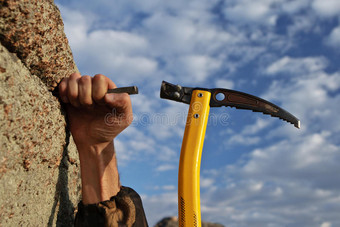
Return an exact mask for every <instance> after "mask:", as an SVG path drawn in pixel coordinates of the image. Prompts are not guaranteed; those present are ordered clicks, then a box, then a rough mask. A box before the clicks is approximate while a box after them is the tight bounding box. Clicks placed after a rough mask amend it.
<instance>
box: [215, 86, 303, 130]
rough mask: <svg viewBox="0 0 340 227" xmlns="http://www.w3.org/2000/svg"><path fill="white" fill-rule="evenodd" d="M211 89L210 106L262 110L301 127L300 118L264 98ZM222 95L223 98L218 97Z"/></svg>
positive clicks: (227, 90)
mask: <svg viewBox="0 0 340 227" xmlns="http://www.w3.org/2000/svg"><path fill="white" fill-rule="evenodd" d="M209 90H210V92H211V100H210V107H220V106H230V107H235V108H238V109H247V110H252V111H254V112H262V113H264V114H269V115H271V116H272V117H278V118H280V119H282V120H284V121H287V122H289V123H291V124H293V125H294V126H295V127H296V128H300V120H299V119H298V118H296V117H295V116H294V115H292V114H291V113H289V112H288V111H286V110H284V109H282V108H280V107H278V106H277V105H275V104H273V103H271V102H268V101H266V100H264V99H261V98H259V97H256V96H253V95H250V94H247V93H243V92H240V91H234V90H229V89H222V88H217V89H209ZM221 94H223V95H221ZM220 96H221V97H222V98H218V97H220Z"/></svg>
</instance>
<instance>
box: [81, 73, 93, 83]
mask: <svg viewBox="0 0 340 227" xmlns="http://www.w3.org/2000/svg"><path fill="white" fill-rule="evenodd" d="M79 83H81V84H89V83H91V77H90V76H88V75H85V76H82V77H81V78H80V79H79Z"/></svg>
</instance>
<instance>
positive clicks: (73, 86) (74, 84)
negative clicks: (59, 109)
mask: <svg viewBox="0 0 340 227" xmlns="http://www.w3.org/2000/svg"><path fill="white" fill-rule="evenodd" d="M80 78H81V75H80V74H79V73H73V74H72V75H71V76H70V77H69V79H68V86H67V97H68V100H69V101H70V103H71V104H72V105H73V106H75V107H79V106H80V103H79V100H78V95H79V92H78V80H79V79H80Z"/></svg>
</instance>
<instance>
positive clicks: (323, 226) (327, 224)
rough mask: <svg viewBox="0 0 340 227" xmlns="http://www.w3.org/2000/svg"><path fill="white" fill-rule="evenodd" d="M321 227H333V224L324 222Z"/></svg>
mask: <svg viewBox="0 0 340 227" xmlns="http://www.w3.org/2000/svg"><path fill="white" fill-rule="evenodd" d="M320 227H332V223H331V222H323V223H322V224H321V225H320Z"/></svg>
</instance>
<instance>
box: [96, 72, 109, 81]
mask: <svg viewBox="0 0 340 227" xmlns="http://www.w3.org/2000/svg"><path fill="white" fill-rule="evenodd" d="M106 78H107V77H106V76H104V75H103V74H96V75H95V76H94V77H93V80H94V81H95V82H103V81H106Z"/></svg>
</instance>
